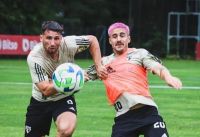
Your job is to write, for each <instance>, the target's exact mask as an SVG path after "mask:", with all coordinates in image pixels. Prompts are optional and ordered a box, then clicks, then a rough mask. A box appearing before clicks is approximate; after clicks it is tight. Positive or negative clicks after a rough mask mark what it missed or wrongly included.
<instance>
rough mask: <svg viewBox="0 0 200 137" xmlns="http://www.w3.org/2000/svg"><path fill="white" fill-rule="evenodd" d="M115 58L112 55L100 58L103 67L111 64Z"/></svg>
mask: <svg viewBox="0 0 200 137" xmlns="http://www.w3.org/2000/svg"><path fill="white" fill-rule="evenodd" d="M114 58H115V56H114V53H112V54H110V55H108V56H104V57H102V59H101V61H102V63H103V64H104V65H106V64H108V63H109V62H111V61H112V60H113V59H114Z"/></svg>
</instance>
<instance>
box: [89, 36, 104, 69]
mask: <svg viewBox="0 0 200 137" xmlns="http://www.w3.org/2000/svg"><path fill="white" fill-rule="evenodd" d="M88 37H89V40H90V44H91V45H90V49H89V50H90V54H91V55H92V58H93V61H94V64H95V67H99V66H101V51H100V47H99V42H98V40H97V38H96V37H95V36H91V35H90V36H88Z"/></svg>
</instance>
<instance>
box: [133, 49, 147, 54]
mask: <svg viewBox="0 0 200 137" xmlns="http://www.w3.org/2000/svg"><path fill="white" fill-rule="evenodd" d="M133 51H134V52H136V53H139V54H141V55H142V54H143V55H144V54H145V55H146V54H148V53H149V51H148V50H146V49H144V48H135V49H134V50H133Z"/></svg>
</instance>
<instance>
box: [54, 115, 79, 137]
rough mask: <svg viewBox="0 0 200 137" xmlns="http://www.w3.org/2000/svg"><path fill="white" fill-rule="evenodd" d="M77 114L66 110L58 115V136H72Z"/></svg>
mask: <svg viewBox="0 0 200 137" xmlns="http://www.w3.org/2000/svg"><path fill="white" fill-rule="evenodd" d="M76 121H77V120H76V115H75V114H74V113H72V112H64V113H62V114H60V115H59V116H58V117H57V120H56V126H57V137H71V136H72V134H73V132H74V129H75V128H76Z"/></svg>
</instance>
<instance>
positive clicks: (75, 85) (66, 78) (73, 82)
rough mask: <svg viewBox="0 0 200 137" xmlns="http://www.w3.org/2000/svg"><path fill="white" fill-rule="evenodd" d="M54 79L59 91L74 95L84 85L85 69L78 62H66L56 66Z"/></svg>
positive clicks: (55, 86)
mask: <svg viewBox="0 0 200 137" xmlns="http://www.w3.org/2000/svg"><path fill="white" fill-rule="evenodd" d="M52 81H53V84H54V88H55V89H56V90H57V91H58V92H62V93H64V94H67V95H72V94H73V93H75V92H77V91H79V90H80V89H81V88H82V87H83V85H84V71H83V69H82V68H80V67H79V66H78V65H77V64H74V63H64V64H61V65H59V66H58V67H57V68H56V70H55V71H54V73H53V76H52Z"/></svg>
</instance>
